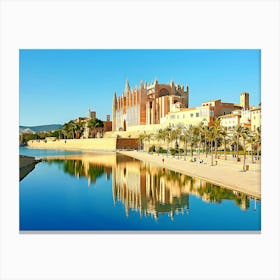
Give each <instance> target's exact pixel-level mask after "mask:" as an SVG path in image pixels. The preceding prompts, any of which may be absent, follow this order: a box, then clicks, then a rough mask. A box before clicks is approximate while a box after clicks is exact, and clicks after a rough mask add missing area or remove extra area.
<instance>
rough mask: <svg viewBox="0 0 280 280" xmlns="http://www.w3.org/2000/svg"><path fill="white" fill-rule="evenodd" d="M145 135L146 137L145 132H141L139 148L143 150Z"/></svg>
mask: <svg viewBox="0 0 280 280" xmlns="http://www.w3.org/2000/svg"><path fill="white" fill-rule="evenodd" d="M145 137H146V134H145V133H141V134H139V150H141V149H142V147H143V142H144V140H145Z"/></svg>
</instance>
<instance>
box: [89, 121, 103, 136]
mask: <svg viewBox="0 0 280 280" xmlns="http://www.w3.org/2000/svg"><path fill="white" fill-rule="evenodd" d="M87 127H88V128H89V130H90V133H89V135H90V136H93V137H94V138H95V137H96V133H97V130H98V129H100V128H103V127H104V124H103V122H102V121H101V120H99V119H97V118H93V119H90V120H88V122H87ZM92 131H93V132H92Z"/></svg>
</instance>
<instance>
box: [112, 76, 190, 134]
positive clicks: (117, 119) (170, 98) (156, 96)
mask: <svg viewBox="0 0 280 280" xmlns="http://www.w3.org/2000/svg"><path fill="white" fill-rule="evenodd" d="M188 106H189V89H188V86H186V88H185V89H184V86H183V85H182V86H180V85H176V84H174V82H173V81H171V82H170V83H169V84H159V83H158V81H157V79H155V81H154V82H153V83H152V84H149V85H148V84H147V83H143V82H141V83H140V87H139V88H137V87H136V88H133V89H131V88H130V86H129V82H128V81H126V85H125V89H124V92H123V93H122V94H121V96H119V97H117V95H116V93H115V94H114V98H113V106H112V130H113V131H126V130H127V129H128V128H129V127H132V126H139V125H155V124H161V123H163V122H164V118H165V116H166V115H167V114H168V113H169V112H171V111H173V110H175V109H176V108H177V109H178V108H188Z"/></svg>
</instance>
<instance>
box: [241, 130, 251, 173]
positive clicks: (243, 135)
mask: <svg viewBox="0 0 280 280" xmlns="http://www.w3.org/2000/svg"><path fill="white" fill-rule="evenodd" d="M240 136H241V138H242V140H243V151H244V156H243V171H244V172H245V171H246V169H245V164H246V141H247V139H248V137H249V129H248V128H247V127H242V128H241V130H240Z"/></svg>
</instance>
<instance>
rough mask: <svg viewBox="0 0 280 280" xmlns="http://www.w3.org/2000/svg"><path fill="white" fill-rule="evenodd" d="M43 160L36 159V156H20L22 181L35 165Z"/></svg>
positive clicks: (20, 176)
mask: <svg viewBox="0 0 280 280" xmlns="http://www.w3.org/2000/svg"><path fill="white" fill-rule="evenodd" d="M40 161H41V160H36V159H35V157H28V156H22V155H20V156H19V180H20V181H21V180H22V179H23V178H24V177H25V176H26V175H27V174H29V173H30V172H31V171H32V170H33V169H34V168H35V165H36V164H37V163H38V162H40Z"/></svg>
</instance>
